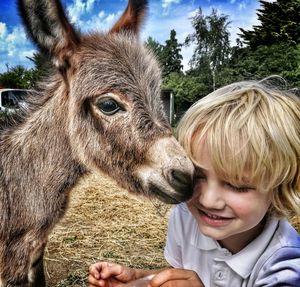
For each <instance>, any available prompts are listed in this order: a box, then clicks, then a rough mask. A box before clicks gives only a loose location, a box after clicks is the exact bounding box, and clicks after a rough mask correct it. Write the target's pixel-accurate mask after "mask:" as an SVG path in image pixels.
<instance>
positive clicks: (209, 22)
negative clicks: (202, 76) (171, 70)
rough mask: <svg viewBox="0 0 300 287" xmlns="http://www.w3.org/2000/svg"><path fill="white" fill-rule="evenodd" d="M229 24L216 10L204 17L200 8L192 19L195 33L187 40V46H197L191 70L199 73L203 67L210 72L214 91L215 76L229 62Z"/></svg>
mask: <svg viewBox="0 0 300 287" xmlns="http://www.w3.org/2000/svg"><path fill="white" fill-rule="evenodd" d="M229 24H230V22H229V21H228V16H226V15H223V14H221V15H218V14H217V11H216V10H215V9H212V13H211V14H210V15H209V16H204V15H203V13H202V10H201V8H199V9H198V12H197V13H196V15H195V16H194V17H192V25H193V27H194V29H195V32H194V33H193V34H190V35H188V37H187V38H186V40H185V44H186V45H191V44H195V45H196V48H195V50H194V54H193V56H192V59H191V61H190V65H191V68H192V69H194V70H196V71H198V72H201V69H203V67H205V68H204V69H205V70H209V71H210V74H211V77H212V85H213V87H212V88H213V89H215V87H216V81H215V74H216V72H217V71H218V70H219V69H220V67H222V65H224V64H225V63H226V62H227V61H228V59H229V55H230V51H231V48H230V42H229V36H230V34H229V31H228V28H229Z"/></svg>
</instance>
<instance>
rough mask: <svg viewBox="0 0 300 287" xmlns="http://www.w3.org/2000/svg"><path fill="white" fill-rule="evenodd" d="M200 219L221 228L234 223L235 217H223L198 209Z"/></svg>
mask: <svg viewBox="0 0 300 287" xmlns="http://www.w3.org/2000/svg"><path fill="white" fill-rule="evenodd" d="M198 211H199V215H200V218H201V219H202V220H203V221H204V222H205V223H207V224H209V225H214V226H220V225H226V224H228V223H229V222H230V221H232V220H233V219H234V218H233V217H228V216H221V215H218V214H215V213H210V212H208V211H206V210H203V209H198Z"/></svg>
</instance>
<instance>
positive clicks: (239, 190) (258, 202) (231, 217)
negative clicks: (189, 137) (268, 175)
mask: <svg viewBox="0 0 300 287" xmlns="http://www.w3.org/2000/svg"><path fill="white" fill-rule="evenodd" d="M194 158H195V160H197V162H198V163H199V164H200V165H201V168H199V170H198V176H197V178H196V182H195V186H194V194H193V197H192V198H191V199H190V200H189V202H188V207H189V209H190V211H191V213H192V214H193V216H194V217H195V219H196V221H197V222H198V225H199V228H200V230H201V232H202V233H203V234H205V235H206V236H209V237H211V238H213V239H215V240H218V241H219V243H220V244H221V245H222V246H223V247H225V248H227V249H228V250H230V251H231V252H233V253H236V252H238V251H239V250H240V249H242V248H243V247H245V246H246V245H247V244H248V243H249V242H250V241H251V240H253V239H254V238H255V237H256V236H258V235H259V233H260V230H261V227H262V226H261V224H260V223H261V222H262V220H263V218H264V217H265V215H266V213H267V211H268V208H269V206H270V196H269V193H262V192H260V191H258V190H257V189H255V188H253V187H250V186H249V187H247V186H244V185H243V186H241V187H236V186H233V185H231V184H230V183H229V182H224V181H223V180H222V179H220V178H219V177H218V175H217V174H216V173H215V171H214V169H213V166H212V163H211V159H210V155H209V153H208V150H207V148H206V145H205V144H201V148H199V147H198V148H197V149H196V150H195V152H194ZM228 164H230V163H228Z"/></svg>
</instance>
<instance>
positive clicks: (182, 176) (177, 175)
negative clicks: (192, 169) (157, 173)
mask: <svg viewBox="0 0 300 287" xmlns="http://www.w3.org/2000/svg"><path fill="white" fill-rule="evenodd" d="M170 175H171V178H170V181H171V182H172V183H173V184H176V185H183V186H185V185H190V184H191V181H192V178H191V175H190V174H187V173H185V172H182V171H181V170H178V169H173V170H171V171H170Z"/></svg>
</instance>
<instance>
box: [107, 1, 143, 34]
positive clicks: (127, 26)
mask: <svg viewBox="0 0 300 287" xmlns="http://www.w3.org/2000/svg"><path fill="white" fill-rule="evenodd" d="M147 6H148V1H147V0H129V1H128V5H127V8H126V10H125V11H124V13H123V15H122V16H121V18H120V19H119V20H118V21H117V23H116V24H115V25H114V26H113V27H112V29H111V30H110V33H118V32H120V31H131V32H133V33H134V34H138V32H139V30H140V28H141V24H142V22H143V20H144V18H145V14H146V10H147Z"/></svg>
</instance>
